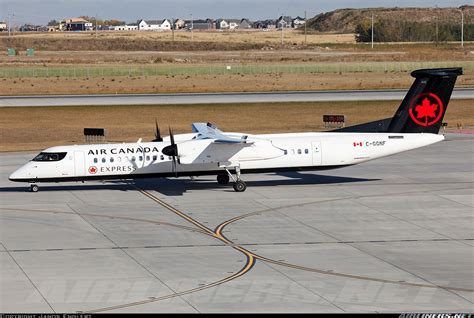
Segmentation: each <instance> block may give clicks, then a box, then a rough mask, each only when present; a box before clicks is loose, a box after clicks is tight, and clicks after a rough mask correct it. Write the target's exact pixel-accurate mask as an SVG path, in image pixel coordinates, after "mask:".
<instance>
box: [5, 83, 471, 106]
mask: <svg viewBox="0 0 474 318" xmlns="http://www.w3.org/2000/svg"><path fill="white" fill-rule="evenodd" d="M407 91H408V88H407V89H387V90H332V91H288V92H250V93H176V94H118V95H110V94H104V95H42V96H1V97H0V107H34V106H36V107H38V106H107V105H173V104H229V103H275V102H327V101H368V100H402V99H403V97H405V95H406V93H407ZM452 98H453V99H474V88H456V89H454V91H453V95H452Z"/></svg>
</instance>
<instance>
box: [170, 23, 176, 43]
mask: <svg viewBox="0 0 474 318" xmlns="http://www.w3.org/2000/svg"><path fill="white" fill-rule="evenodd" d="M174 23H175V20H174V18H173V19H171V40H172V41H173V42H174V28H175V25H174Z"/></svg>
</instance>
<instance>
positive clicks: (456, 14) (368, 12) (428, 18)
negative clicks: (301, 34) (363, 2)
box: [308, 6, 474, 33]
mask: <svg viewBox="0 0 474 318" xmlns="http://www.w3.org/2000/svg"><path fill="white" fill-rule="evenodd" d="M461 9H462V10H463V12H464V22H465V23H474V6H463V7H460V8H365V9H338V10H334V11H330V12H326V13H321V14H318V15H317V16H315V17H314V18H312V19H310V20H309V21H308V27H309V28H311V29H314V30H316V31H320V32H341V33H349V32H354V31H355V27H356V25H357V24H359V23H362V22H363V21H364V20H368V19H371V16H372V14H374V17H375V18H376V19H378V20H388V21H407V22H434V21H436V20H437V21H439V22H440V23H443V22H444V23H447V22H457V23H458V24H459V23H460V22H461V13H460V10H461Z"/></svg>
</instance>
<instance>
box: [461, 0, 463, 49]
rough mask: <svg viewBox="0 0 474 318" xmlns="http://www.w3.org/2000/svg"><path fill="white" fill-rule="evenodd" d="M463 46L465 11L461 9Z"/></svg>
mask: <svg viewBox="0 0 474 318" xmlns="http://www.w3.org/2000/svg"><path fill="white" fill-rule="evenodd" d="M461 47H464V11H463V10H462V9H461Z"/></svg>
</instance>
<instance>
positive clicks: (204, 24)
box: [185, 19, 216, 30]
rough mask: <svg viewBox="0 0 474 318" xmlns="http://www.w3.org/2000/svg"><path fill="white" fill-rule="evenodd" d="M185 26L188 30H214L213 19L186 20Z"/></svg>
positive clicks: (214, 23)
mask: <svg viewBox="0 0 474 318" xmlns="http://www.w3.org/2000/svg"><path fill="white" fill-rule="evenodd" d="M185 26H186V29H188V30H191V29H193V30H212V29H215V28H216V22H215V21H214V20H213V19H206V20H199V19H198V20H186V21H185Z"/></svg>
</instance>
